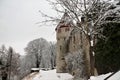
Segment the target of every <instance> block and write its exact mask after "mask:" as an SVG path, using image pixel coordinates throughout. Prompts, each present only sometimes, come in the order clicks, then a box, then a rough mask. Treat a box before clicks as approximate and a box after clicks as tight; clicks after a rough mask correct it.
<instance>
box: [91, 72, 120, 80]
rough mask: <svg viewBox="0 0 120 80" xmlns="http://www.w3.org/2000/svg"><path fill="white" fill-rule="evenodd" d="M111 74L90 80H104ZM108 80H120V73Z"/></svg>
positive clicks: (93, 77)
mask: <svg viewBox="0 0 120 80" xmlns="http://www.w3.org/2000/svg"><path fill="white" fill-rule="evenodd" d="M110 74H111V73H108V74H103V75H100V76H91V77H90V79H89V80H104V79H105V78H106V77H108V76H109V75H110ZM107 80H120V71H118V72H117V73H115V74H114V75H113V76H111V77H110V78H108V79H107Z"/></svg>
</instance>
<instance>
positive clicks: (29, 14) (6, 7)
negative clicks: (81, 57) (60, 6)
mask: <svg viewBox="0 0 120 80" xmlns="http://www.w3.org/2000/svg"><path fill="white" fill-rule="evenodd" d="M39 10H42V11H43V12H45V13H49V14H50V15H55V13H54V11H53V10H52V9H51V7H50V5H49V4H48V3H47V2H46V1H45V0H0V45H2V44H5V45H6V46H12V47H13V48H14V49H15V51H16V52H19V53H22V54H23V48H25V47H26V44H27V43H28V42H29V41H31V40H33V39H36V38H40V37H43V38H45V39H46V40H48V41H55V26H54V27H52V26H49V27H48V26H47V27H45V26H43V27H39V25H38V24H35V23H37V22H39V21H42V20H43V19H44V18H42V17H41V14H40V13H39Z"/></svg>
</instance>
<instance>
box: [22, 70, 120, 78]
mask: <svg viewBox="0 0 120 80" xmlns="http://www.w3.org/2000/svg"><path fill="white" fill-rule="evenodd" d="M110 74H111V73H108V74H103V75H100V76H96V77H94V76H91V77H90V79H89V80H104V79H105V78H106V77H108V76H109V75H110ZM23 80H73V76H72V75H70V74H68V73H56V70H48V71H43V70H40V72H39V73H31V74H30V75H28V76H27V77H26V78H24V79H23ZM108 80H120V71H118V72H117V73H116V74H114V75H113V76H112V77H110V78H109V79H108Z"/></svg>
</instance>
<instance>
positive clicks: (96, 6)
mask: <svg viewBox="0 0 120 80" xmlns="http://www.w3.org/2000/svg"><path fill="white" fill-rule="evenodd" d="M47 1H48V2H50V3H51V4H52V6H53V8H54V9H55V10H56V11H57V12H58V13H64V12H65V11H66V12H67V13H68V14H69V16H70V18H71V20H72V21H73V26H74V27H75V28H77V29H78V30H80V31H81V32H82V33H83V35H84V36H85V37H86V40H87V42H88V44H89V49H88V50H89V51H88V53H85V55H86V57H85V58H86V66H87V70H86V71H87V73H88V74H87V75H88V76H90V75H94V63H95V60H94V46H95V42H96V36H99V37H101V38H103V39H104V38H105V36H103V35H102V34H101V33H100V32H101V31H102V28H101V24H104V23H106V22H107V21H106V17H107V16H108V14H109V10H110V7H111V3H110V0H106V1H104V0H54V1H52V0H47ZM42 15H44V17H48V18H49V19H51V20H49V21H54V19H55V18H54V17H50V16H47V15H46V14H43V13H42ZM55 20H59V19H55ZM45 22H46V21H45ZM83 45H84V44H83ZM89 59H90V60H89Z"/></svg>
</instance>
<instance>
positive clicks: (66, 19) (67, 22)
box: [55, 12, 71, 30]
mask: <svg viewBox="0 0 120 80" xmlns="http://www.w3.org/2000/svg"><path fill="white" fill-rule="evenodd" d="M70 24H71V19H70V16H69V15H68V13H67V12H65V13H64V15H63V16H62V18H61V20H60V22H59V23H58V25H57V27H56V29H55V30H58V29H59V28H62V27H70Z"/></svg>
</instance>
